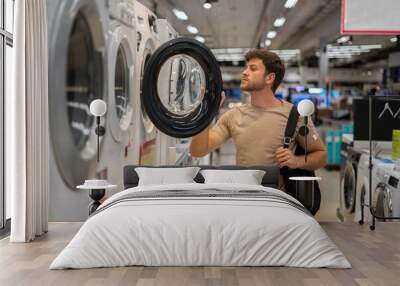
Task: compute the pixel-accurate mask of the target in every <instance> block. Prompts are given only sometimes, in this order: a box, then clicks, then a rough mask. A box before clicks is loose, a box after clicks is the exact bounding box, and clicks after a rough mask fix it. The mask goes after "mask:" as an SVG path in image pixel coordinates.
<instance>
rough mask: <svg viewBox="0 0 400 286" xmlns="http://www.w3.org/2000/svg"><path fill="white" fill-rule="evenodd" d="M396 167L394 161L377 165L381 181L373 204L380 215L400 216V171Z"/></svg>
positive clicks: (375, 192) (375, 191) (376, 189)
mask: <svg viewBox="0 0 400 286" xmlns="http://www.w3.org/2000/svg"><path fill="white" fill-rule="evenodd" d="M394 167H395V164H394V163H389V164H388V163H382V164H378V165H377V176H378V177H379V178H380V179H381V180H380V181H381V183H379V184H378V186H377V187H376V188H375V190H374V194H373V195H374V197H373V198H374V199H373V205H374V206H375V207H376V213H377V215H378V216H380V217H400V185H399V180H400V172H399V171H398V170H397V171H396V170H394Z"/></svg>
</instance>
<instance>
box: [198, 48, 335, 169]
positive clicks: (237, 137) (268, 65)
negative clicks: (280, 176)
mask: <svg viewBox="0 0 400 286" xmlns="http://www.w3.org/2000/svg"><path fill="white" fill-rule="evenodd" d="M245 59H246V66H245V69H244V71H243V72H242V79H241V84H240V87H241V89H242V90H243V91H248V92H250V93H251V103H250V104H247V105H244V106H240V107H236V108H233V109H231V110H229V111H227V112H226V113H225V114H223V115H222V117H221V118H220V119H219V120H218V121H217V124H216V125H215V126H214V127H213V128H207V129H205V130H204V131H203V132H201V133H200V134H198V135H196V136H194V137H193V138H192V142H191V145H190V151H191V154H192V155H193V156H194V157H202V156H205V155H207V154H208V153H209V152H212V151H213V150H215V149H216V148H218V147H219V146H220V145H221V144H223V143H224V142H225V141H227V140H228V139H229V137H232V138H233V140H234V142H235V145H236V151H237V154H236V163H237V164H238V165H242V166H251V165H267V164H277V165H279V167H283V166H287V167H288V168H291V169H294V168H301V169H306V170H316V169H318V168H321V167H323V166H324V165H325V164H326V159H327V153H326V148H325V145H324V144H323V142H322V140H321V139H320V137H319V136H318V134H317V133H316V131H315V128H314V125H313V123H312V122H311V120H309V125H308V127H309V130H310V132H309V134H308V146H307V148H308V152H309V153H308V155H307V161H305V159H304V155H300V156H296V155H294V153H293V152H294V149H295V147H296V144H299V145H300V146H302V147H303V148H304V146H305V139H304V137H303V136H300V135H299V134H298V129H299V127H300V126H301V125H302V124H303V122H304V121H303V118H302V117H300V118H299V121H298V123H297V128H296V132H295V135H294V139H295V140H293V141H292V142H291V144H290V146H289V148H288V149H286V148H283V137H284V132H285V128H286V124H287V120H288V117H289V114H290V110H291V108H292V106H293V105H292V104H291V103H289V102H287V101H283V100H280V99H277V98H276V97H275V95H274V93H275V91H276V89H277V88H278V86H279V85H280V83H281V82H282V80H283V77H284V75H285V67H284V65H283V63H282V61H281V59H280V58H279V56H278V55H276V54H275V53H272V52H270V51H268V50H267V49H253V50H251V51H249V52H248V53H247V54H246V55H245ZM222 97H224V94H222Z"/></svg>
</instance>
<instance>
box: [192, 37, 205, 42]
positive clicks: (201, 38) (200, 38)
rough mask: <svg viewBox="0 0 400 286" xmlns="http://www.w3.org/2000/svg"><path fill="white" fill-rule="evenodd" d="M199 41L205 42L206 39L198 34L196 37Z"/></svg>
mask: <svg viewBox="0 0 400 286" xmlns="http://www.w3.org/2000/svg"><path fill="white" fill-rule="evenodd" d="M194 38H195V39H196V40H197V41H199V42H200V43H204V42H205V41H206V39H204V38H203V37H202V36H196V37H194Z"/></svg>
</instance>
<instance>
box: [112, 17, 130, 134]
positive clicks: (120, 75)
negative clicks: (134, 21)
mask: <svg viewBox="0 0 400 286" xmlns="http://www.w3.org/2000/svg"><path fill="white" fill-rule="evenodd" d="M110 27H111V28H110V30H109V31H110V42H109V46H108V59H109V62H108V65H109V71H110V72H109V75H108V76H109V78H108V81H109V91H108V95H109V98H108V101H109V106H110V109H109V119H110V120H109V126H110V129H111V134H112V136H113V138H114V139H115V141H117V142H120V141H121V140H122V137H123V135H124V133H126V132H127V130H128V128H129V126H130V124H131V122H132V118H133V113H134V108H133V106H134V104H135V100H134V97H135V95H136V92H135V89H136V81H135V60H136V54H135V49H136V42H135V40H134V35H135V32H134V30H133V29H131V28H129V27H127V26H124V25H122V24H120V23H119V22H117V21H112V23H111V25H110Z"/></svg>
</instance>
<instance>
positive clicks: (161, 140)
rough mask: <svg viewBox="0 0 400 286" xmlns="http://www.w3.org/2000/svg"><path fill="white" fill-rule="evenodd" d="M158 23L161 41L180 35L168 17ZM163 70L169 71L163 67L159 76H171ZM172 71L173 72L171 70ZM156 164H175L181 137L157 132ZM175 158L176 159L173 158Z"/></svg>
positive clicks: (166, 88)
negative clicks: (177, 146)
mask: <svg viewBox="0 0 400 286" xmlns="http://www.w3.org/2000/svg"><path fill="white" fill-rule="evenodd" d="M156 25H157V28H158V32H159V40H160V43H161V44H163V43H165V42H168V41H170V40H172V39H175V38H177V37H178V32H177V31H175V29H174V28H173V27H172V26H171V24H170V23H169V22H168V21H167V20H166V19H157V20H156ZM163 72H167V70H166V69H162V70H161V71H160V75H159V76H165V77H168V78H170V74H162V73H163ZM170 72H172V71H171V70H170ZM166 82H167V81H162V83H166ZM160 88H163V89H165V90H168V89H169V87H168V86H163V87H160ZM156 141H157V142H156V161H155V164H156V165H168V164H174V163H175V161H176V159H178V158H179V154H178V156H177V154H176V148H173V147H176V145H177V143H178V142H180V141H181V140H180V139H177V138H173V137H170V136H168V135H166V134H164V133H162V132H160V131H159V132H157V140H156ZM171 158H174V159H171Z"/></svg>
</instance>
